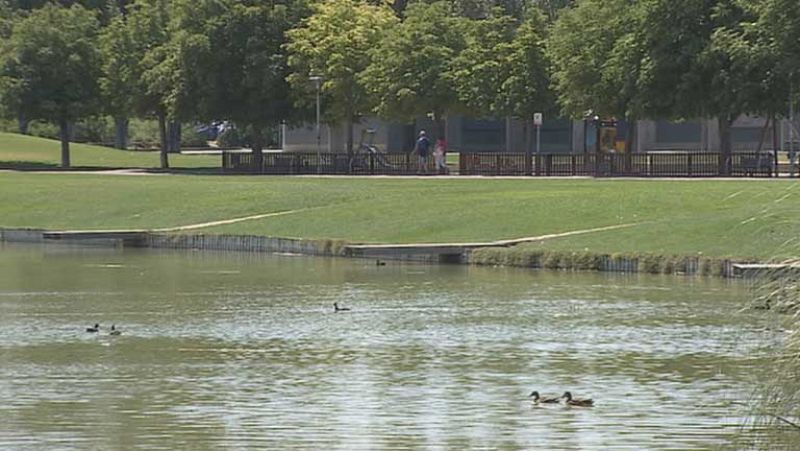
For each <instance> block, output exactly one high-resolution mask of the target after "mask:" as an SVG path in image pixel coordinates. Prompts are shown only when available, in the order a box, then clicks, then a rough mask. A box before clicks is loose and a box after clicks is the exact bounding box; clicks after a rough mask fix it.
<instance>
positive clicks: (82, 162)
mask: <svg viewBox="0 0 800 451" xmlns="http://www.w3.org/2000/svg"><path fill="white" fill-rule="evenodd" d="M70 160H71V164H72V167H73V168H142V169H151V168H158V167H159V166H160V160H159V154H158V152H137V151H125V150H117V149H112V148H108V147H102V146H92V145H87V144H78V143H71V144H70ZM169 160H170V166H172V167H175V168H219V167H220V165H221V157H219V156H213V155H180V154H170V156H169ZM60 164H61V143H59V142H58V141H55V140H52V139H45V138H37V137H33V136H27V135H19V134H14V133H0V167H19V168H26V169H55V168H58V167H59V165H60Z"/></svg>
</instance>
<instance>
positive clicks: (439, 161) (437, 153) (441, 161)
mask: <svg viewBox="0 0 800 451" xmlns="http://www.w3.org/2000/svg"><path fill="white" fill-rule="evenodd" d="M433 161H434V162H435V163H436V172H438V173H439V174H444V175H447V174H449V173H450V171H449V170H448V169H447V141H445V140H444V138H439V139H437V140H436V145H435V146H433Z"/></svg>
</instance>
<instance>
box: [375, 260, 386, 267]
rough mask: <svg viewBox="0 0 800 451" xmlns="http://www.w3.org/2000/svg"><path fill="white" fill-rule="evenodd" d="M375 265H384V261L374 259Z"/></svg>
mask: <svg viewBox="0 0 800 451" xmlns="http://www.w3.org/2000/svg"><path fill="white" fill-rule="evenodd" d="M375 266H386V262H384V261H380V260H375Z"/></svg>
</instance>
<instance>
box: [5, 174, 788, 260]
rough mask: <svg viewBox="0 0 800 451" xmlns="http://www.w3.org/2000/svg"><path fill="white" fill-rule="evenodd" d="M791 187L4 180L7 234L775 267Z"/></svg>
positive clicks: (771, 183)
mask: <svg viewBox="0 0 800 451" xmlns="http://www.w3.org/2000/svg"><path fill="white" fill-rule="evenodd" d="M794 186H795V184H794V182H791V181H786V180H784V181H777V180H763V181H753V180H742V181H731V180H704V181H667V180H585V179H580V180H544V179H529V180H517V179H514V180H505V179H436V178H422V179H418V178H353V177H334V178H313V177H268V176H139V177H122V176H110V175H85V174H23V173H5V174H2V175H0V226H2V227H41V228H48V229H65V228H68V229H120V228H148V229H151V228H161V227H175V226H181V225H189V224H196V223H203V222H208V221H218V220H224V219H231V218H239V217H245V216H250V215H258V214H264V213H270V212H279V211H291V212H292V213H291V214H286V215H282V216H276V217H270V218H264V219H259V220H252V221H244V222H240V223H236V224H231V225H226V226H218V227H210V228H205V229H199V230H195V231H193V233H225V234H252V235H268V236H281V237H298V238H312V239H337V240H346V241H350V242H374V243H415V242H487V241H494V240H503V239H514V238H523V237H534V236H540V235H549V234H558V233H565V232H574V231H580V230H586V229H592V228H598V227H607V226H613V225H620V224H624V225H630V227H628V228H624V229H618V230H611V231H605V232H594V233H587V234H584V235H575V236H570V237H564V238H559V239H550V240H546V241H543V242H541V243H537V244H531V245H527V246H532V247H535V248H546V249H554V250H577V251H590V252H608V253H613V252H634V251H635V252H650V253H660V254H680V255H697V254H699V253H702V254H703V255H717V256H747V257H750V256H753V257H771V256H775V255H778V254H780V253H781V252H783V251H785V250H786V249H791V248H790V247H787V246H786V245H785V243H787V242H791V241H792V240H796V239H797V237H798V236H800V224H799V223H800V221H797V220H796V219H797V218H800V199H798V192H797V190H795V189H794Z"/></svg>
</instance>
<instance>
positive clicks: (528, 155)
mask: <svg viewBox="0 0 800 451" xmlns="http://www.w3.org/2000/svg"><path fill="white" fill-rule="evenodd" d="M522 134H523V136H524V139H525V175H531V174H532V173H533V155H532V152H531V134H530V127H529V126H528V120H527V119H523V121H522Z"/></svg>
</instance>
